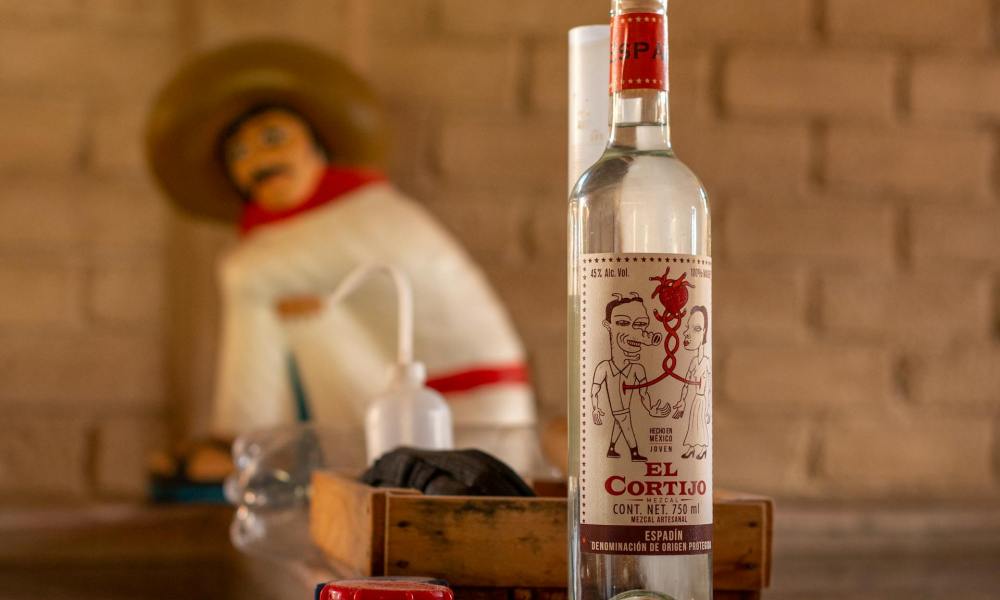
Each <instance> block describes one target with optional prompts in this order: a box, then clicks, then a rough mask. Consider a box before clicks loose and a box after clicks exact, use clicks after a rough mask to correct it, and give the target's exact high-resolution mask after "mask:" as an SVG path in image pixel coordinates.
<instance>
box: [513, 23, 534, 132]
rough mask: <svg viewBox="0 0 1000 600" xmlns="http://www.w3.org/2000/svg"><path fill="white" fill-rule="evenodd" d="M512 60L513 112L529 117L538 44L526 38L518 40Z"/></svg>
mask: <svg viewBox="0 0 1000 600" xmlns="http://www.w3.org/2000/svg"><path fill="white" fill-rule="evenodd" d="M515 52H516V55H515V59H514V71H515V72H514V112H515V113H516V114H520V115H530V114H532V113H534V112H537V111H534V110H532V109H533V108H535V107H533V106H532V102H531V92H532V86H531V84H532V81H533V80H534V77H535V72H536V70H537V69H538V58H539V57H538V42H537V40H535V39H534V38H532V37H530V36H528V37H523V38H521V39H519V40H518V42H517V47H516V48H515Z"/></svg>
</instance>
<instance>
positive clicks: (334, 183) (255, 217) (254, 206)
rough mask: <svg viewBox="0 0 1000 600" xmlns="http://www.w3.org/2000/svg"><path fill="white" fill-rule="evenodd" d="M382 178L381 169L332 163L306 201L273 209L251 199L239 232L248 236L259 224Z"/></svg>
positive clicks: (311, 206) (317, 203)
mask: <svg viewBox="0 0 1000 600" xmlns="http://www.w3.org/2000/svg"><path fill="white" fill-rule="evenodd" d="M380 181H385V176H384V175H382V174H381V173H379V172H378V171H372V170H368V169H359V168H356V167H337V166H333V165H330V166H328V167H327V168H326V170H325V171H324V172H323V175H322V176H321V177H320V179H319V183H317V184H316V189H315V190H313V193H312V194H310V195H309V197H308V198H306V200H305V201H304V202H302V203H300V204H298V205H296V206H293V207H292V208H288V209H285V210H278V211H270V210H267V209H266V208H264V207H263V206H261V205H260V203H258V202H250V203H248V204H247V205H246V207H245V208H244V209H243V218H242V219H240V235H243V236H245V235H247V234H249V233H250V232H252V231H253V230H254V229H257V228H258V227H263V226H265V225H270V224H271V223H278V222H281V221H284V220H285V219H291V218H293V217H295V216H297V215H300V214H302V213H304V212H309V211H310V210H312V209H314V208H316V207H319V206H323V205H325V204H329V203H331V202H335V201H337V200H340V199H342V198H343V197H344V196H345V195H347V194H348V193H350V192H353V191H354V190H356V189H358V188H360V187H362V186H365V185H368V184H369V183H375V182H380Z"/></svg>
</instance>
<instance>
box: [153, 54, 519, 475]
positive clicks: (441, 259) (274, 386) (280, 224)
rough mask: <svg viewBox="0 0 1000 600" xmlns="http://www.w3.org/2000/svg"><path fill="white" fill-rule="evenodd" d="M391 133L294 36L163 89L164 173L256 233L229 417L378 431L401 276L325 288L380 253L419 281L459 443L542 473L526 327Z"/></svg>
mask: <svg viewBox="0 0 1000 600" xmlns="http://www.w3.org/2000/svg"><path fill="white" fill-rule="evenodd" d="M383 137H384V136H383V129H382V123H381V117H380V115H379V112H378V110H377V105H376V102H375V101H374V98H373V95H372V93H371V92H370V91H369V88H368V87H367V85H366V84H365V83H364V82H363V81H362V80H360V79H359V78H358V77H356V76H355V75H354V74H353V73H351V72H350V71H349V70H348V69H347V68H346V67H345V66H344V65H342V64H341V63H339V62H338V61H336V60H334V59H332V58H330V57H328V56H326V55H324V54H321V53H319V52H317V51H315V50H312V49H310V48H307V47H303V46H300V45H297V44H293V43H289V42H278V41H255V42H246V43H240V44H236V45H232V46H229V47H226V48H223V49H221V50H218V51H215V52H213V53H209V54H206V55H203V56H201V57H198V58H196V59H195V60H194V61H193V62H192V63H190V64H188V65H187V66H185V67H184V68H183V69H182V70H181V71H180V72H179V73H178V74H177V75H176V76H175V77H174V78H173V79H172V80H171V81H170V82H169V83H168V85H167V86H166V88H165V89H164V90H163V91H162V93H161V94H160V96H159V97H158V99H157V101H156V104H155V106H154V108H153V111H152V114H151V116H150V119H149V123H148V130H147V145H148V155H149V159H150V163H151V166H152V169H153V172H154V174H155V176H156V178H157V179H158V181H159V183H160V184H161V186H162V187H163V188H164V189H165V190H166V192H167V193H168V194H169V196H170V198H171V200H172V201H173V202H174V203H175V204H177V205H179V206H180V207H182V208H184V209H186V210H188V211H190V212H192V213H194V214H196V215H200V216H204V217H211V218H216V219H231V220H234V221H238V222H239V227H240V231H241V234H242V237H241V240H240V243H239V244H238V246H237V247H236V248H235V249H233V250H232V251H231V252H230V253H229V254H227V255H226V256H224V257H223V259H222V261H221V264H220V269H219V274H220V285H221V290H222V299H223V310H224V317H223V323H222V331H221V344H220V347H221V348H220V356H219V361H218V369H217V380H216V387H215V405H214V430H215V432H216V433H218V434H219V435H222V436H226V437H229V438H231V437H233V436H235V435H237V434H240V433H244V432H247V431H251V430H255V429H259V428H264V427H271V426H276V425H281V424H286V423H290V422H294V421H296V420H309V419H311V420H312V421H314V422H317V423H319V424H324V423H327V424H336V425H338V426H342V425H344V424H357V426H358V427H361V424H362V419H363V415H364V411H365V403H366V402H367V401H368V399H370V398H371V397H372V396H373V395H375V394H376V393H378V392H379V391H381V390H382V389H384V388H385V386H386V384H387V382H388V376H389V368H390V367H391V365H393V364H394V348H395V336H396V330H395V322H394V320H395V319H394V314H395V307H394V306H393V302H394V301H393V298H394V294H393V292H392V288H391V284H390V282H388V281H386V282H384V283H383V282H377V283H372V284H368V285H366V288H363V289H361V290H360V291H359V292H358V293H357V294H355V296H354V297H353V298H352V299H351V300H350V301H348V302H346V303H341V304H337V305H330V304H329V303H325V302H324V299H325V297H326V296H327V295H328V294H329V293H331V292H332V291H333V289H334V288H335V287H336V286H337V284H338V282H339V281H341V280H342V279H343V278H344V277H345V276H346V275H347V274H348V273H349V272H350V271H351V270H352V269H354V268H355V267H356V266H358V265H360V264H366V263H377V264H385V265H392V266H394V267H396V268H397V269H399V270H400V271H402V272H403V273H405V275H406V276H407V277H408V278H409V279H410V281H411V282H412V285H413V297H414V305H415V306H414V310H415V333H414V337H415V339H414V354H415V356H416V357H417V358H418V359H419V360H421V361H422V362H423V363H424V364H425V365H426V367H427V371H428V385H429V387H431V388H433V389H436V390H437V391H439V392H441V393H442V394H443V395H444V396H445V397H446V399H447V400H448V403H449V405H450V408H451V411H452V415H453V420H454V424H455V445H456V447H464V446H474V447H478V448H482V449H484V450H486V451H488V452H492V453H494V454H496V455H497V456H498V457H500V458H502V459H504V460H506V461H507V462H508V463H510V464H511V465H512V466H513V467H515V468H518V469H528V468H530V467H531V462H532V461H534V460H535V459H536V456H537V451H536V450H537V443H536V442H534V439H535V438H534V434H533V426H534V423H535V407H534V401H533V398H532V393H531V388H530V386H529V384H528V378H527V374H526V369H525V364H524V352H523V349H522V346H521V343H520V340H519V339H518V337H517V335H516V333H515V331H514V329H513V327H512V325H511V323H510V321H509V318H508V316H507V314H506V312H505V310H504V308H503V307H502V305H501V304H500V302H499V301H498V298H497V296H496V295H495V293H494V292H493V290H492V289H491V288H490V286H489V284H488V283H487V281H486V280H485V278H484V277H483V274H482V273H481V272H480V270H479V269H478V268H477V267H476V265H474V264H473V263H472V262H471V260H470V259H469V257H468V256H467V254H466V253H465V252H464V251H463V249H462V248H461V247H460V246H459V245H458V243H456V241H455V240H454V239H453V238H452V237H451V236H450V235H449V234H448V233H447V232H446V231H445V230H444V229H443V228H442V227H441V226H440V225H439V224H438V223H437V222H436V221H435V220H434V219H433V218H432V217H431V216H430V215H429V214H428V212H427V211H425V210H424V209H423V208H422V207H421V206H420V205H418V204H417V203H415V202H414V201H413V200H411V199H410V198H408V197H406V196H405V195H403V194H402V193H400V192H399V191H398V190H397V189H396V188H394V187H393V186H392V184H390V183H389V182H388V181H386V179H385V178H384V176H383V175H381V174H380V173H379V172H378V171H377V170H374V169H373V168H372V165H375V164H377V163H378V162H379V159H381V158H382V156H383V153H384V152H383V148H384V145H383ZM529 432H530V433H529Z"/></svg>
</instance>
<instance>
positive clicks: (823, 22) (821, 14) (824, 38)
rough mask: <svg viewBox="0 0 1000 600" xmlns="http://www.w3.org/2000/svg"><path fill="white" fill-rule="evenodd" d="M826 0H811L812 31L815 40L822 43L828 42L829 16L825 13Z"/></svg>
mask: <svg viewBox="0 0 1000 600" xmlns="http://www.w3.org/2000/svg"><path fill="white" fill-rule="evenodd" d="M826 3H827V0H813V2H812V15H811V16H812V23H811V25H812V30H813V33H814V34H815V35H816V38H817V39H818V40H819V41H820V42H823V43H826V42H829V38H830V32H829V14H828V12H827V4H826Z"/></svg>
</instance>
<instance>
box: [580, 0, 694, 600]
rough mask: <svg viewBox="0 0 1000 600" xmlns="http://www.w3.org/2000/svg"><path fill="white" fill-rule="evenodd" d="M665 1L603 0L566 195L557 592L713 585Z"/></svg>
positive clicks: (666, 594)
mask: <svg viewBox="0 0 1000 600" xmlns="http://www.w3.org/2000/svg"><path fill="white" fill-rule="evenodd" d="M666 9H667V6H666V0H614V1H613V3H612V45H611V88H610V89H611V91H612V92H613V95H612V108H611V118H610V121H611V135H610V140H609V142H608V146H607V149H606V150H605V152H604V154H603V155H602V156H601V158H600V159H599V160H598V161H597V162H596V163H595V164H594V165H593V166H591V167H590V168H589V169H588V170H587V171H586V172H584V174H583V175H582V176H581V178H580V179H579V181H578V182H577V184H576V186H575V188H574V190H573V192H572V194H571V196H570V203H569V228H570V235H569V274H570V282H569V365H570V368H569V407H568V415H569V432H570V456H569V461H570V469H569V470H570V473H569V506H570V508H569V511H570V515H569V522H570V539H569V551H570V579H569V592H570V598H571V600H606V599H609V598H617V597H620V598H626V597H628V598H632V597H650V598H659V599H664V598H669V599H672V600H704V599H710V598H711V597H712V584H711V582H712V559H711V510H712V509H711V503H712V495H711V491H712V485H711V468H712V467H711V465H712V462H711V461H712V450H711V447H712V445H711V443H710V436H711V424H710V423H711V354H710V353H711V338H710V333H709V330H710V329H709V324H710V321H711V319H710V314H711V259H710V258H709V257H710V254H711V239H710V236H711V226H710V217H709V207H708V198H707V195H706V193H705V190H704V188H703V187H702V185H701V183H700V182H699V180H698V178H697V177H696V176H695V175H694V174H693V173H692V172H691V171H690V170H689V169H688V168H687V167H686V166H684V165H683V164H682V163H681V162H680V161H679V160H677V158H676V157H675V156H674V153H673V150H672V148H671V144H670V126H669V119H668V92H667V64H668V60H667V36H666V30H667V25H666V20H667V19H666V16H667V10H666ZM657 16H659V18H658V19H657V18H656V17H657ZM621 261H624V262H621ZM612 262H613V263H614V265H615V266H614V267H611V266H610V263H612ZM652 263H655V267H654V266H649V265H650V264H652ZM621 265H624V267H623V266H621ZM622 269H625V270H627V271H628V272H627V274H625V273H626V271H623V270H622ZM664 269H667V273H662V271H663V270H664ZM682 274H683V276H682ZM660 275H662V277H658V276H660ZM652 279H656V281H651V280H652ZM667 282H669V283H667ZM651 288H654V289H651ZM667 288H670V289H667ZM681 288H683V289H681ZM650 291H652V294H650ZM612 292H613V293H612ZM689 294H690V298H689ZM588 298H589V299H590V301H589V303H588ZM654 299H658V300H659V302H657V301H656V300H654ZM647 305H648V307H647ZM661 305H662V306H661ZM588 309H589V310H590V312H589V313H588ZM626 309H627V310H626ZM619 313H621V314H619ZM609 333H610V335H609ZM682 340H683V342H682ZM640 346H641V349H640ZM609 348H610V350H609ZM658 378H659V379H660V381H659V382H656V383H653V384H650V382H654V381H655V380H656V379H658ZM668 411H669V412H668ZM629 430H631V436H630V435H629V433H630V431H629ZM609 442H610V443H609ZM588 444H589V446H588ZM626 446H627V447H626ZM682 452H683V454H682ZM688 452H690V454H689V453H688ZM588 461H589V464H588ZM671 481H673V482H674V483H673V484H670V483H669V482H671ZM678 482H680V483H678ZM650 483H652V485H649V484H650ZM687 484H690V485H687ZM691 486H694V487H691ZM695 488H697V489H698V490H701V491H702V492H703V493H701V494H698V493H697V491H696V490H695ZM689 492H691V493H689ZM588 493H589V497H588ZM588 503H589V505H588ZM706 505H707V508H706ZM658 511H664V513H667V514H658ZM690 511H697V512H698V514H697V516H693V515H692V514H688V513H690ZM622 512H624V513H629V512H633V514H635V515H641V516H639V517H638V519H639V521H638V522H636V521H630V522H628V524H624V525H622V523H625V522H626V521H627V520H628V519H629V518H636V517H628V515H627V514H626V515H622V514H620V513H622ZM670 512H674V513H676V512H685V513H686V514H685V515H683V516H681V517H677V516H672V515H670V514H669V513H670ZM706 513H707V514H706ZM623 519H625V520H623ZM642 519H652V524H650V521H649V520H647V521H646V522H645V524H643V522H642ZM674 519H677V520H676V521H674ZM706 521H707V523H708V524H707V529H706V525H705V522H706ZM594 523H596V525H595V524H594ZM601 523H613V524H612V525H610V526H608V525H601ZM614 523H617V525H614ZM672 523H677V524H678V525H677V526H673V525H671V524H672ZM685 523H690V524H691V525H685ZM672 528H673V529H676V530H677V531H674V532H673V533H671V529H672ZM649 531H653V532H654V533H652V534H650V533H648V532H649ZM608 532H610V533H608ZM658 532H663V533H658ZM602 536H604V537H602ZM630 536H631V537H630ZM650 536H652V537H650ZM657 536H661V537H657ZM706 536H707V540H708V541H707V543H706V542H705V541H704V540H705V539H706ZM650 539H652V540H658V539H662V540H671V539H674V540H676V539H682V540H683V542H672V543H669V544H668V543H667V542H666V541H664V542H663V543H659V542H656V541H654V542H649V540H650ZM598 540H600V541H598ZM616 540H617V541H616ZM629 540H631V542H630V541H629ZM699 540H701V541H699ZM629 544H631V545H629ZM623 549H624V550H623ZM631 549H636V550H637V551H636V552H631V551H630V550H631Z"/></svg>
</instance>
